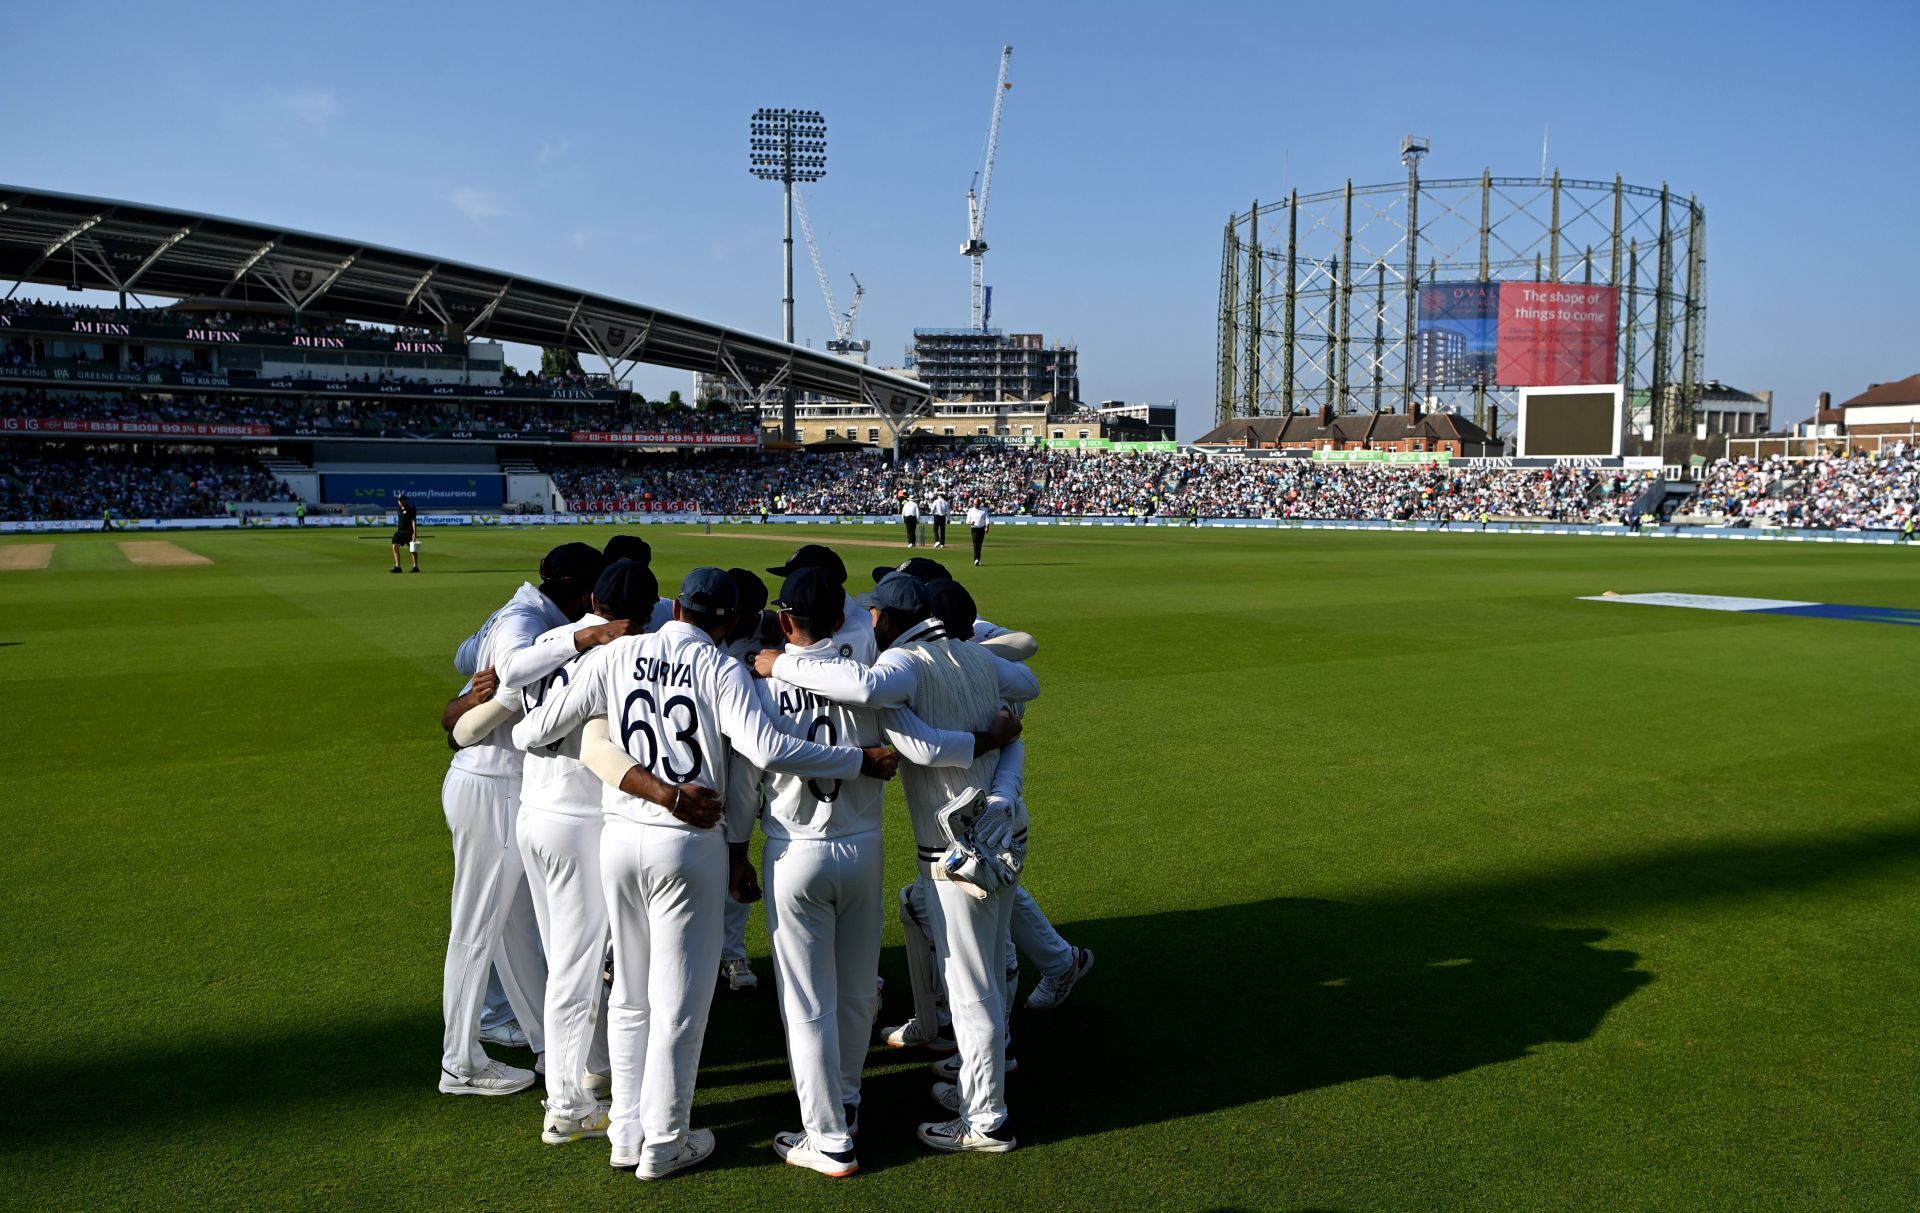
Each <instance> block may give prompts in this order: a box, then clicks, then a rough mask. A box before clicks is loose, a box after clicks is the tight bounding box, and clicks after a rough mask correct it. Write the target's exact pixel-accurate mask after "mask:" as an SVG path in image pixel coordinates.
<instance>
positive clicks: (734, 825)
mask: <svg viewBox="0 0 1920 1213" xmlns="http://www.w3.org/2000/svg"><path fill="white" fill-rule="evenodd" d="M761 776H762V772H761V770H760V768H759V767H757V766H754V765H753V764H752V763H751V762H748V761H747V760H746V759H745V758H744V757H742V756H741V754H740V751H738V750H735V751H734V752H733V755H732V757H730V758H729V759H728V760H727V804H726V831H727V841H728V842H750V841H752V839H753V823H754V822H755V821H757V820H759V817H760V804H761V797H760V788H761Z"/></svg>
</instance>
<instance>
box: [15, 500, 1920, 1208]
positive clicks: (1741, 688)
mask: <svg viewBox="0 0 1920 1213" xmlns="http://www.w3.org/2000/svg"><path fill="white" fill-rule="evenodd" d="M608 533H610V532H608V531H604V530H599V529H586V528H581V529H573V530H565V531H561V530H549V531H535V532H521V531H506V530H488V531H447V532H437V533H434V534H432V535H430V536H429V540H428V543H427V545H426V546H427V554H426V561H427V566H428V572H427V573H425V574H423V575H422V576H419V577H412V576H407V577H393V576H390V575H388V573H387V572H386V564H387V561H386V544H385V538H384V535H382V536H379V537H374V536H371V535H368V536H361V535H357V534H354V533H339V532H328V533H304V534H299V533H290V532H251V533H235V534H199V535H196V534H175V535H169V536H145V537H144V538H149V539H153V538H165V539H168V540H171V541H172V542H174V543H177V544H178V545H179V546H181V547H182V548H185V549H187V550H189V551H192V552H197V553H200V554H203V555H205V556H207V557H210V558H211V559H212V561H213V563H212V564H211V565H207V566H201V567H191V568H154V567H135V566H133V565H131V564H129V563H128V562H127V561H126V559H125V558H124V557H123V556H122V554H121V552H120V550H119V549H118V548H117V547H116V546H115V541H116V540H117V539H120V538H124V537H120V536H95V535H83V536H77V537H73V538H59V539H58V540H57V542H58V545H59V546H58V547H57V549H56V550H55V552H54V555H53V560H52V563H51V566H50V567H49V568H47V569H45V570H43V571H30V572H0V686H3V687H4V690H5V692H6V699H5V702H6V703H7V709H6V721H7V723H6V728H5V733H4V738H5V740H4V743H3V745H4V748H3V749H0V754H3V755H4V762H3V763H0V770H3V771H4V778H5V793H4V804H5V822H6V825H7V838H6V841H5V845H4V850H3V851H0V907H3V909H0V925H3V926H4V929H5V933H4V945H0V946H3V947H4V952H0V957H3V959H0V1040H4V1042H5V1045H6V1058H7V1060H6V1062H5V1078H6V1095H5V1100H4V1110H0V1177H3V1178H4V1182H3V1183H0V1206H3V1207H6V1208H18V1209H35V1210H50V1209H87V1210H101V1209H115V1208H136V1207H138V1208H150V1209H176V1208H188V1209H192V1210H196V1211H211V1210H220V1209H235V1210H272V1209H319V1208H329V1209H331V1208H345V1207H373V1208H379V1209H382V1210H389V1211H397V1210H416V1209H418V1210H426V1209H451V1208H463V1209H466V1208H484V1209H518V1208H529V1209H531V1208H540V1209H556V1210H566V1211H568V1213H578V1211H579V1210H582V1209H594V1208H621V1207H629V1206H632V1207H645V1208H668V1209H707V1208H719V1207H723V1206H724V1207H732V1208H738V1209H767V1208H779V1209H783V1210H800V1209H806V1208H813V1207H833V1208H844V1209H886V1210H899V1209H921V1210H938V1209H967V1210H986V1209H1008V1210H1036V1209H1063V1210H1064V1209H1093V1208H1128V1207H1132V1208H1150V1207H1151V1208H1167V1209H1212V1208H1249V1209H1276V1210H1322V1211H1326V1210H1339V1211H1342V1213H1357V1211H1362V1210H1364V1211H1368V1213H1400V1211H1405V1210H1427V1209H1435V1210H1439V1209H1448V1210H1451V1209H1459V1210H1473V1211H1475V1213H1483V1211H1494V1210H1526V1211H1535V1210H1556V1209H1579V1210H1596V1211H1598V1210H1604V1211H1607V1213H1618V1211H1625V1210H1662V1211H1665V1210H1738V1211H1741V1213H1747V1211H1753V1210H1775V1209H1794V1210H1822V1211H1825V1210H1912V1209H1914V1208H1915V1207H1916V1203H1920V1144H1917V1143H1920V1056H1917V1051H1920V813H1917V812H1916V804H1915V775H1914V770H1915V761H1916V760H1915V742H1914V735H1915V721H1914V715H1915V705H1916V694H1915V671H1916V668H1920V661H1917V660H1916V658H1917V656H1920V649H1917V648H1916V646H1920V632H1917V631H1915V630H1913V629H1910V628H1905V627H1896V626H1888V625H1883V624H1874V623H1861V622H1842V621H1831V620H1820V619H1799V618H1777V617H1754V616H1739V615H1729V614H1716V613H1709V612H1703V611H1682V610H1667V609H1658V608H1652V607H1637V606H1610V605H1602V604H1598V603H1589V602H1580V601H1577V600H1576V598H1577V596H1578V595H1582V594H1594V593H1599V592H1601V591H1605V590H1618V591H1620V592H1623V593H1626V592H1634V591H1653V590H1671V591H1691V592H1705V593H1725V594H1739V595H1756V596H1764V597H1776V598H1795V599H1811V600H1816V601H1829V602H1842V603H1859V604H1870V605H1885V606H1899V607H1920V554H1916V553H1913V552H1909V551H1905V550H1900V549H1890V548H1858V547H1845V546H1839V545H1833V546H1828V545H1821V546H1818V547H1815V546H1804V547H1803V546H1798V545H1793V546H1789V545H1775V544H1748V543H1726V544H1708V543H1686V544H1682V543H1670V542H1661V541H1655V540H1631V539H1588V538H1579V539H1574V538H1553V537H1518V536H1479V535H1474V534H1457V535H1448V534H1437V535H1390V534H1365V533H1358V534H1356V533H1338V532H1324V533H1314V532H1279V533H1273V532H1253V531H1245V532H1233V531H1205V532H1199V533H1185V532H1181V531H1173V530H1168V531H1161V530H1155V531H1140V532H1135V531H1128V530H1122V529H1073V530H1038V529H1035V530H1027V529H1014V528H1002V529H1000V530H997V531H995V532H994V535H993V538H992V540H991V543H990V547H989V549H988V555H989V561H990V562H989V564H988V566H987V567H986V568H984V569H980V570H975V569H972V568H966V569H965V572H964V574H963V579H964V580H965V581H966V582H967V583H968V584H969V585H970V586H971V588H972V589H973V591H974V594H975V596H976V598H977V599H978V600H979V602H980V604H981V610H982V612H983V613H984V614H985V615H986V616H987V617H988V618H990V619H993V620H995V621H997V622H1000V623H1003V624H1008V625H1012V626H1015V627H1021V628H1025V629H1028V630H1031V631H1032V632H1034V633H1035V634H1037V635H1038V636H1039V637H1040V638H1041V641H1042V644H1043V652H1042V653H1041V655H1040V657H1039V658H1038V659H1037V663H1036V665H1037V668H1038V670H1039V673H1040V677H1041V680H1042V683H1043V686H1044V688H1045V693H1044V696H1043V698H1042V700H1041V702H1040V703H1039V704H1038V705H1037V706H1036V708H1035V710H1034V712H1033V713H1032V714H1031V716H1030V717H1029V731H1028V740H1029V743H1030V745H1031V753H1032V757H1031V775H1030V780H1029V785H1028V787H1029V793H1030V796H1031V800H1032V803H1033V811H1034V819H1035V831H1034V834H1035V839H1036V846H1035V851H1034V858H1033V860H1032V864H1031V869H1030V881H1029V883H1030V885H1031V887H1032V888H1033V889H1034V890H1035V892H1036V893H1037V894H1038V896H1039V897H1040V899H1041V902H1042V904H1044V905H1045V906H1046V907H1047V909H1048V910H1049V911H1050V912H1051V913H1052V914H1053V916H1054V918H1055V920H1056V921H1057V922H1058V923H1059V925H1060V926H1061V928H1062V930H1063V931H1064V932H1065V933H1066V935H1067V936H1068V937H1069V938H1070V939H1072V940H1074V941H1075V942H1077V943H1080V944H1084V945H1087V946H1090V947H1092V948H1094V949H1095V950H1096V951H1097V952H1098V955H1099V963H1098V967H1097V968H1096V970H1095V972H1094V974H1093V976H1092V977H1090V978H1089V979H1088V980H1087V981H1086V983H1085V984H1084V985H1082V986H1081V987H1080V988H1079V990H1077V991H1076V992H1075V994H1074V995H1073V998H1072V1000H1071V1001H1070V1002H1069V1003H1068V1004H1067V1005H1066V1006H1065V1007H1063V1008H1061V1009H1060V1010H1059V1011H1057V1012H1054V1013H1049V1014H1046V1015H1039V1014H1035V1015H1027V1014H1025V1013H1022V1015H1021V1016H1020V1017H1019V1018H1018V1019H1017V1022H1016V1027H1015V1043H1016V1049H1015V1051H1016V1053H1017V1055H1018V1056H1019V1057H1020V1059H1021V1061H1022V1070H1021V1073H1020V1074H1018V1075H1017V1076H1015V1077H1014V1078H1013V1079H1012V1080H1011V1084H1010V1089H1011V1103H1012V1106H1013V1109H1014V1115H1015V1118H1016V1121H1015V1124H1016V1129H1017V1131H1018V1133H1019V1135H1020V1139H1021V1142H1022V1145H1021V1148H1020V1149H1019V1150H1018V1151H1017V1152H1015V1153H1013V1154H1011V1155H1008V1156H1005V1157H997V1158H996V1157H967V1158H949V1157H935V1156H928V1155H925V1154H923V1153H922V1152H921V1151H920V1150H919V1149H918V1148H916V1147H915V1146H913V1145H912V1144H911V1130H912V1125H913V1124H914V1123H915V1122H917V1121H920V1120H926V1119H932V1118H933V1114H934V1111H935V1108H934V1105H933V1104H932V1103H931V1102H930V1101H929V1099H928V1098H927V1086H928V1084H929V1082H930V1081H931V1076H930V1075H928V1074H927V1072H926V1070H925V1068H924V1066H923V1065H922V1064H917V1063H915V1064H909V1063H907V1062H904V1061H902V1060H900V1057H899V1055H898V1054H890V1055H883V1054H876V1055H874V1056H873V1057H872V1058H871V1062H872V1064H871V1065H870V1068H869V1071H868V1073H869V1080H868V1086H867V1093H868V1094H867V1104H866V1111H865V1114H864V1116H863V1127H864V1135H863V1137H862V1140H861V1148H860V1157H861V1161H862V1164H863V1166H864V1168H865V1169H864V1170H863V1172H862V1174H861V1175H860V1176H858V1177H857V1178H855V1179H853V1180H850V1181H846V1182H843V1183H837V1184H836V1183H834V1182H832V1181H828V1180H826V1179H823V1178H821V1177H819V1176H816V1175H814V1174H812V1173H810V1172H803V1171H800V1170H797V1169H794V1168H787V1167H782V1166H780V1165H778V1163H777V1162H776V1160H775V1159H774V1157H773V1155H772V1154H771V1152H770V1151H769V1150H768V1149H767V1142H768V1140H769V1138H770V1137H771V1136H772V1134H773V1133H774V1132H775V1131H777V1130H781V1129H787V1128H793V1127H797V1121H798V1116H797V1111H796V1107H795V1104H794V1100H793V1096H792V1093H791V1090H790V1088H789V1086H788V1083H787V1077H786V1066H785V1061H784V1052H783V1043H782V1039H781V1035H780V1029H779V1022H778V1017H777V1013H776V1010H775V1006H774V1001H773V998H772V997H771V985H770V976H771V975H770V967H769V965H768V963H767V962H766V960H765V956H766V953H767V940H766V935H765V930H764V926H763V925H762V922H761V919H760V917H759V916H758V915H756V916H755V919H754V929H753V933H752V934H751V935H750V936H749V949H750V951H751V952H752V953H753V954H754V955H755V956H756V957H757V958H758V960H757V967H758V968H759V970H760V972H761V974H762V977H763V979H767V980H768V985H767V986H766V987H765V988H763V991H762V993H761V995H760V996H758V997H757V998H753V999H745V1000H740V999H733V998H730V997H728V996H727V995H725V994H724V992H723V993H722V994H721V995H720V997H719V998H718V999H717V1001H716V1006H715V1011H714V1015H713V1023H712V1027H711V1030H710V1032H709V1034H708V1037H707V1042H706V1051H705V1062H706V1068H705V1070H704V1071H703V1073H702V1077H701V1086H700V1092H699V1098H698V1103H697V1105H696V1107H695V1110H694V1123H695V1124H696V1125H701V1126H705V1127H708V1128H711V1129H713V1130H714V1131H715V1132H716V1133H717V1134H718V1137H719V1153H718V1156H717V1158H716V1159H715V1161H714V1163H713V1164H712V1165H710V1166H708V1167H706V1168H704V1169H702V1170H700V1171H697V1172H690V1173H687V1174H685V1175H683V1176H678V1177H675V1178H673V1179H670V1180H668V1181H666V1182H663V1183H660V1184H657V1185H648V1186H646V1187H642V1186H640V1185H638V1184H636V1183H635V1181H634V1180H633V1179H632V1178H631V1177H630V1176H628V1175H626V1174H624V1173H619V1172H614V1171H612V1170H611V1169H610V1168H609V1167H608V1166H607V1153H606V1149H605V1147H604V1146H603V1145H600V1144H597V1143H594V1144H578V1145H573V1146H567V1147H562V1148H550V1147H546V1146H542V1145H541V1144H540V1143H539V1141H538V1130H539V1116H540V1106H539V1100H538V1095H537V1093H536V1092H529V1093H526V1094H524V1095H521V1096H517V1097H513V1098H508V1099H448V1098H445V1097H442V1096H440V1095H439V1094H437V1093H436V1092H435V1089H434V1083H435V1079H436V1077H437V1056H438V1052H439V1034H440V1023H439V1020H440V1013H439V1006H440V1004H439V997H440V969H441V961H442V957H443V949H444V946H445V932H446V915H447V908H446V891H447V885H448V872H449V868H450V850H449V847H448V844H447V834H446V826H445V823H444V821H443V819H442V817H441V811H440V805H439V785H440V779H441V775H442V772H443V770H444V768H445V766H446V760H447V752H446V750H445V748H444V745H443V743H442V740H441V734H440V732H439V729H438V727H437V718H438V714H439V711H440V706H441V704H442V703H443V702H444V701H445V700H446V699H447V698H448V697H449V696H450V695H451V694H453V693H454V692H455V691H456V690H457V688H458V683H459V680H458V678H457V677H456V676H455V674H454V672H453V669H452V666H451V663H450V658H451V655H452V651H453V647H454V645H455V643H456V642H457V641H458V640H459V639H460V638H461V637H463V636H464V635H466V634H467V633H468V632H469V631H470V630H471V629H472V628H473V627H475V626H476V625H477V624H478V623H479V622H480V621H481V619H483V618H484V617H485V616H486V614H487V613H488V612H489V611H490V610H492V609H493V608H494V607H495V606H496V605H498V603H499V602H500V601H502V600H503V599H504V598H505V597H506V595H507V594H508V592H509V591H510V590H511V589H512V588H513V587H514V585H515V584H517V582H518V580H519V579H520V578H521V576H522V575H523V574H525V573H527V572H529V571H530V570H532V569H533V567H534V565H535V563H536V561H537V559H538V556H539V554H540V553H541V552H542V551H544V550H545V549H546V548H547V547H548V546H550V545H552V544H553V543H556V542H560V541H561V540H562V539H573V538H586V539H590V540H595V541H598V540H600V539H603V538H604V537H605V535H606V534H608ZM644 533H645V535H646V537H647V538H648V539H649V540H651V541H652V542H653V543H654V545H655V552H656V554H655V564H656V567H657V568H658V569H660V570H661V571H662V573H663V577H662V580H663V581H665V582H668V583H674V582H676V581H677V578H678V575H679V574H680V573H682V572H684V571H685V569H687V568H688V567H691V566H692V565H694V564H699V563H712V564H721V565H729V564H742V565H747V566H753V567H763V566H765V565H768V564H772V563H775V562H776V561H777V560H778V559H780V558H781V557H783V556H784V555H785V553H786V551H787V550H789V549H790V548H791V547H793V546H794V545H795V544H797V543H798V542H800V541H801V540H802V538H805V537H810V536H811V535H818V536H819V537H822V538H824V539H826V540H827V541H829V542H831V541H833V540H835V539H845V538H848V537H857V538H859V539H861V540H864V541H865V542H867V543H873V542H876V541H878V540H881V539H889V538H891V537H892V535H893V531H892V529H891V528H887V529H885V530H881V529H873V528H853V527H841V528H820V529H818V530H817V531H815V532H811V533H808V532H802V531H798V530H795V529H790V528H771V529H769V530H767V531H764V532H749V533H750V535H751V537H750V538H744V539H740V538H720V537H708V536H705V535H703V534H701V533H699V532H698V531H697V530H694V529H691V528H688V529H669V528H664V527H661V528H648V529H646V530H645V531H644ZM135 538H142V537H135ZM49 541H50V540H49V537H45V536H36V537H32V538H31V539H27V540H22V542H35V543H44V542H49ZM12 543H13V541H7V542H6V543H0V556H4V553H5V552H6V550H7V548H8V547H9V546H11V545H12ZM842 550H843V552H844V554H845V555H846V557H847V563H848V564H849V565H850V566H852V567H853V568H855V569H864V568H866V567H869V566H871V565H873V564H877V563H880V562H882V561H883V560H884V561H887V562H892V561H897V560H898V559H900V557H901V556H902V555H903V554H904V553H902V552H900V551H899V549H898V548H894V549H893V550H891V551H884V550H881V549H879V548H877V547H865V546H859V547H853V546H850V547H846V548H843V549H842ZM953 554H954V555H956V557H957V556H959V555H960V553H958V552H957V551H956V552H954V553H953ZM963 564H964V562H963V561H961V560H956V561H955V565H956V568H959V567H961V566H962V565H963ZM855 580H856V582H857V583H858V584H859V585H861V586H864V584H865V582H864V580H863V576H862V575H861V574H859V573H856V575H855ZM891 795H892V797H893V803H894V805H895V807H897V806H898V797H899V793H898V792H897V791H895V792H893V793H891ZM888 841H889V846H890V847H891V852H890V855H889V859H888V867H889V870H890V874H891V876H892V878H893V879H894V881H895V882H899V881H902V880H904V879H906V877H907V874H908V870H909V868H910V863H911V848H910V846H909V845H907V843H908V835H907V832H906V830H905V828H904V814H900V813H896V814H895V815H894V819H893V821H892V823H891V825H890V829H889V836H888ZM888 927H889V936H888V952H887V954H886V957H885V960H884V967H883V972H884V974H885V975H886V976H887V978H888V980H889V990H890V996H889V998H888V1001H887V1010H886V1012H885V1014H887V1015H888V1016H890V1017H891V1016H898V1015H899V1014H900V1008H901V1006H902V1004H903V1002H904V998H903V995H904V982H905V970H904V966H903V964H902V962H901V959H900V955H899V950H898V944H899V931H898V926H897V924H895V923H892V922H891V921H890V922H889V924H888ZM1031 980H1032V970H1031V968H1029V969H1028V981H1029V982H1030V981H1031ZM507 1055H508V1056H513V1055H511V1054H507ZM515 1059H516V1060H519V1061H521V1062H522V1064H526V1058H525V1055H524V1054H522V1055H518V1057H516V1058H515Z"/></svg>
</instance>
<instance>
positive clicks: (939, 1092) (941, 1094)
mask: <svg viewBox="0 0 1920 1213" xmlns="http://www.w3.org/2000/svg"><path fill="white" fill-rule="evenodd" d="M933 1102H935V1103H937V1104H939V1105H940V1106H941V1107H943V1108H945V1109H946V1110H947V1111H949V1112H961V1111H965V1109H963V1108H962V1107H961V1106H960V1088H959V1087H958V1086H956V1085H955V1084H953V1083H950V1082H936V1083H934V1084H933Z"/></svg>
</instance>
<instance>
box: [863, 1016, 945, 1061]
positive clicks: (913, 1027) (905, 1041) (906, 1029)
mask: <svg viewBox="0 0 1920 1213" xmlns="http://www.w3.org/2000/svg"><path fill="white" fill-rule="evenodd" d="M880 1040H881V1042H882V1043H883V1044H885V1045H886V1046H887V1047H888V1048H889V1049H919V1048H924V1049H932V1050H933V1051H934V1052H936V1053H951V1052H953V1051H954V1050H955V1049H957V1048H959V1047H960V1045H959V1043H958V1042H956V1041H955V1040H954V1039H953V1037H951V1036H941V1035H939V1034H938V1033H930V1032H927V1031H925V1030H924V1029H922V1028H921V1026H920V1021H919V1020H918V1019H909V1020H908V1021H907V1022H905V1023H903V1024H901V1025H900V1026H899V1027H896V1028H882V1029H880Z"/></svg>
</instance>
